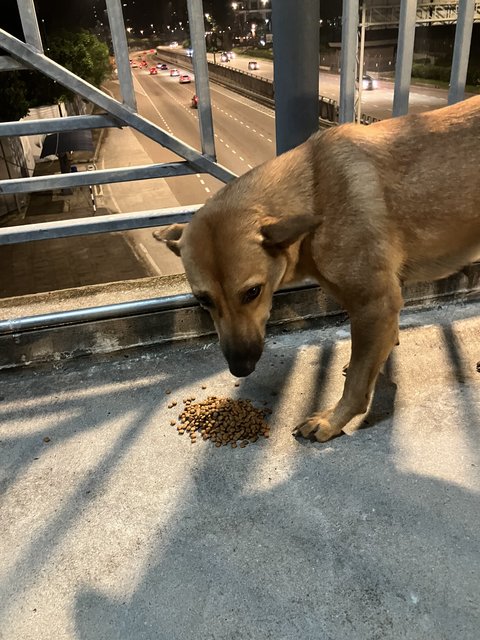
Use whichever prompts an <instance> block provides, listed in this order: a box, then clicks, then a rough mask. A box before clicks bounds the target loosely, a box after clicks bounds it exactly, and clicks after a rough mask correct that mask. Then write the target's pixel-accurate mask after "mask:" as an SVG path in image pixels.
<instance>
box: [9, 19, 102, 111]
mask: <svg viewBox="0 0 480 640" xmlns="http://www.w3.org/2000/svg"><path fill="white" fill-rule="evenodd" d="M47 45H48V51H47V53H48V56H49V57H50V58H52V59H53V60H55V62H58V63H59V64H61V65H62V66H64V67H65V68H67V69H69V70H70V71H73V73H75V74H76V75H78V76H80V78H83V79H84V80H86V81H87V82H89V83H90V84H93V85H94V86H96V87H99V86H100V85H101V83H102V82H103V80H104V79H105V78H106V77H107V76H108V75H109V74H110V72H111V65H110V58H109V53H108V46H107V45H106V44H104V43H103V42H100V40H99V39H98V38H97V37H96V36H95V35H94V34H92V33H90V32H88V31H76V32H69V31H61V32H58V33H56V34H52V35H51V36H49V37H48V43H47ZM72 95H73V94H72V93H71V92H70V91H68V89H66V88H65V87H63V86H62V85H60V84H58V83H57V82H55V81H54V80H52V79H51V78H48V77H46V76H44V75H43V74H42V73H39V72H38V71H5V72H3V74H2V82H1V83H0V121H2V122H8V121H11V120H18V119H20V118H23V117H24V116H26V115H27V113H28V109H29V107H38V106H42V105H46V104H55V103H58V102H60V101H62V100H65V99H68V98H71V97H72Z"/></svg>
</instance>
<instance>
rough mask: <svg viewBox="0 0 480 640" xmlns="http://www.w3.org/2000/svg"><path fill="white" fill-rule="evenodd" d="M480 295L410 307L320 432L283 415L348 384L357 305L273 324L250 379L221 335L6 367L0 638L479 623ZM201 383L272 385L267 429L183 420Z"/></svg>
mask: <svg viewBox="0 0 480 640" xmlns="http://www.w3.org/2000/svg"><path fill="white" fill-rule="evenodd" d="M478 311H479V309H478V304H477V305H476V306H475V305H465V304H457V305H444V306H443V308H441V309H440V310H438V309H434V310H429V311H423V312H421V313H417V314H414V313H409V312H405V313H404V314H402V332H401V339H400V346H399V347H397V348H396V349H395V350H394V354H393V360H392V362H391V363H390V365H391V366H390V367H389V368H387V372H388V375H382V376H381V377H380V380H379V384H378V388H377V395H376V399H375V400H374V403H373V406H372V408H371V410H370V413H369V415H368V416H366V418H365V420H364V421H363V426H364V428H362V429H361V430H359V431H357V432H356V433H354V434H353V435H352V436H351V437H348V436H341V437H339V438H336V439H335V440H332V441H330V442H328V443H326V444H323V445H321V444H318V443H310V442H307V441H303V440H296V439H295V438H293V437H292V435H291V430H292V428H293V426H295V425H296V424H297V423H298V422H299V421H300V420H302V419H303V417H304V416H306V415H307V414H309V413H310V412H311V411H313V410H315V409H316V408H317V407H318V408H320V407H325V406H329V405H330V404H331V403H332V402H333V401H334V400H336V399H338V397H339V394H340V392H341V388H342V385H343V382H344V377H343V376H342V366H343V365H344V364H345V363H346V362H347V361H348V354H349V349H350V342H349V332H348V326H347V325H342V326H334V327H330V328H325V329H322V330H311V331H294V332H289V331H285V332H280V333H277V334H273V335H272V334H270V335H269V338H268V340H267V344H266V349H265V353H264V355H263V356H262V360H261V361H260V363H259V366H258V369H257V371H256V372H255V373H254V374H252V375H251V376H250V377H249V378H246V379H244V380H242V381H241V382H240V386H239V387H236V386H235V384H234V383H235V381H236V380H235V379H234V378H233V377H232V376H231V375H230V374H229V373H228V370H227V369H226V364H225V361H224V358H223V356H222V355H221V353H220V349H219V347H218V342H217V340H216V339H214V340H212V339H211V338H209V339H208V340H203V341H196V342H191V343H189V344H185V343H183V344H179V343H176V344H175V343H174V344H171V345H164V346H160V347H149V348H148V349H146V350H138V351H130V352H125V353H124V354H123V355H122V356H120V355H119V354H118V353H117V354H115V355H114V357H106V358H103V359H101V358H89V359H85V358H84V359H77V360H75V361H73V362H70V363H68V362H67V363H66V362H58V363H56V364H54V365H53V366H52V367H44V368H42V369H40V370H38V369H26V370H23V371H22V370H16V371H12V372H10V373H9V372H3V384H2V392H1V397H0V485H1V486H2V489H3V497H2V511H1V513H2V517H1V519H0V540H1V554H0V555H1V561H0V638H1V639H2V640H53V639H54V640H373V639H376V640H478V638H479V629H480V606H479V605H480V602H479V584H480V582H479V576H480V542H479V531H480V509H479V503H480V495H479V493H480V475H479V470H480V373H478V372H477V362H478V360H479V359H480V353H479V350H478V336H479V335H480V319H479V318H480V316H479V315H478ZM208 395H217V396H219V397H232V398H234V397H242V398H250V399H251V400H253V401H254V402H255V404H256V405H257V406H260V407H263V406H265V404H264V403H265V402H266V403H267V406H269V407H271V409H272V411H273V413H272V415H271V417H270V418H269V422H270V424H271V434H270V438H269V439H268V440H267V439H263V438H261V439H260V440H258V442H256V443H254V444H249V446H247V447H246V448H245V449H241V448H236V449H232V448H230V447H220V448H216V447H214V446H213V445H212V443H211V442H204V441H202V440H201V439H200V438H199V442H197V443H196V444H191V443H190V440H189V439H186V438H187V436H179V435H178V434H177V431H176V429H175V427H174V426H171V424H170V422H171V420H172V419H175V418H177V416H178V414H179V413H180V411H181V410H182V409H183V402H182V400H183V399H184V398H187V397H195V398H196V401H200V400H201V399H203V398H204V397H206V396H208ZM172 401H175V402H177V406H176V407H174V408H168V405H169V404H171V402H172Z"/></svg>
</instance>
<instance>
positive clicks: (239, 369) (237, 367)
mask: <svg viewBox="0 0 480 640" xmlns="http://www.w3.org/2000/svg"><path fill="white" fill-rule="evenodd" d="M256 364H257V361H256V360H244V361H242V362H231V361H229V362H228V368H229V369H230V373H231V374H232V375H234V376H236V377H237V378H246V377H247V376H249V375H250V374H251V373H252V372H253V371H255V365H256Z"/></svg>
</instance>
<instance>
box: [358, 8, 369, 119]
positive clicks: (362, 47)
mask: <svg viewBox="0 0 480 640" xmlns="http://www.w3.org/2000/svg"><path fill="white" fill-rule="evenodd" d="M366 19H367V16H366V11H365V0H364V1H363V2H362V24H361V25H360V56H359V60H358V100H357V122H358V124H360V123H361V121H362V90H363V65H364V60H365V28H366V24H365V21H366Z"/></svg>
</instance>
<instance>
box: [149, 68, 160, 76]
mask: <svg viewBox="0 0 480 640" xmlns="http://www.w3.org/2000/svg"><path fill="white" fill-rule="evenodd" d="M149 73H150V75H151V76H156V75H157V73H158V71H157V67H151V68H150V71H149Z"/></svg>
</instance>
